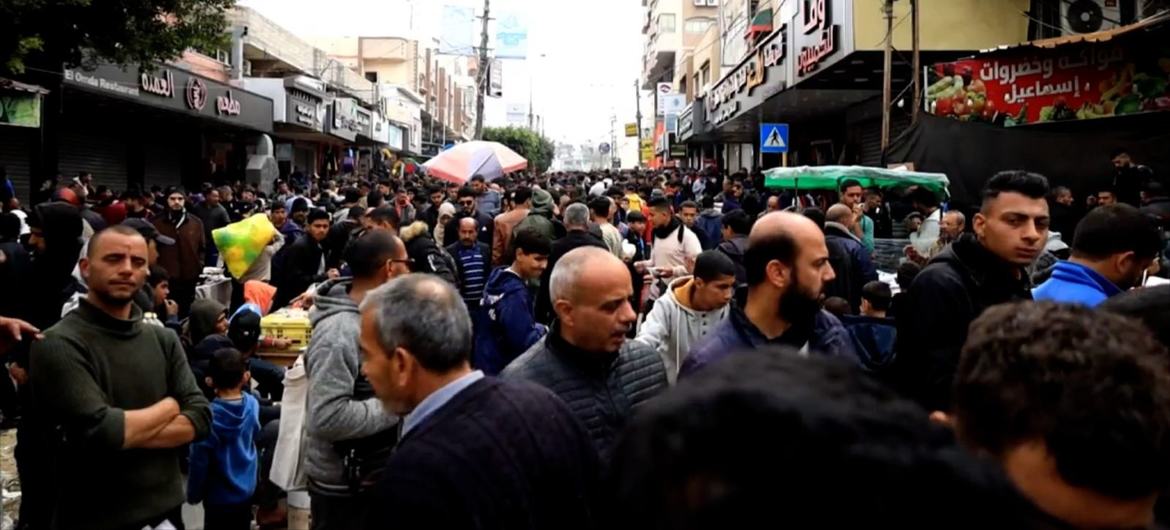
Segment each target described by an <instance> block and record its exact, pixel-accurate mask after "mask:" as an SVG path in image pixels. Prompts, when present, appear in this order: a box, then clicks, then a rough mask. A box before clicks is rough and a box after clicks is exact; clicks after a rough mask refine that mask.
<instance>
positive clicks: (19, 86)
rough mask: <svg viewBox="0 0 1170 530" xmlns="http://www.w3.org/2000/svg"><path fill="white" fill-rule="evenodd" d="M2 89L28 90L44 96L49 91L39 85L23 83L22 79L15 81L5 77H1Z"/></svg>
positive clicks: (0, 85)
mask: <svg viewBox="0 0 1170 530" xmlns="http://www.w3.org/2000/svg"><path fill="white" fill-rule="evenodd" d="M0 90H14V91H17V92H28V93H30V94H38V95H41V96H44V95H46V94H48V93H49V91H48V90H47V89H45V88H43V87H40V86H37V85H30V84H28V83H21V82H20V81H13V80H11V79H7V78H4V77H0Z"/></svg>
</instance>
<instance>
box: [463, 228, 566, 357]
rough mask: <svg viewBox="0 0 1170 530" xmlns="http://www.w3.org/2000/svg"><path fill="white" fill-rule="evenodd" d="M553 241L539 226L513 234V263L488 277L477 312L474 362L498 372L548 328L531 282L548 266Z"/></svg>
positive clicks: (510, 253)
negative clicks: (536, 311)
mask: <svg viewBox="0 0 1170 530" xmlns="http://www.w3.org/2000/svg"><path fill="white" fill-rule="evenodd" d="M551 249H552V242H551V241H549V239H548V237H546V236H545V235H543V234H541V233H540V232H537V231H536V230H533V229H529V228H524V229H521V230H518V231H517V232H516V234H515V235H513V236H512V242H511V249H510V250H511V251H510V252H509V255H511V256H513V259H512V264H511V265H510V266H508V267H499V268H497V269H496V270H494V271H492V274H491V276H489V277H488V281H487V286H485V287H484V291H483V300H481V302H480V307H479V310H478V311H476V312H475V352H474V354H473V355H472V365H473V366H475V368H477V369H479V370H483V372H484V373H485V374H487V375H497V374H499V373H500V371H501V370H503V369H504V367H505V366H508V363H510V362H512V359H515V358H516V357H519V356H520V354H522V353H524V352H525V351H528V348H529V347H531V346H532V345H533V344H536V341H538V340H540V338H541V337H543V336H544V334H545V333H546V332H547V331H548V329H547V328H545V327H544V325H543V324H540V323H537V322H536V319H535V318H534V316H533V306H532V295H531V294H530V293H529V292H528V285H527V283H528V282H529V281H531V280H534V279H536V278H539V277H540V275H541V273H543V272H544V269H545V268H546V267H547V266H548V255H549V252H551Z"/></svg>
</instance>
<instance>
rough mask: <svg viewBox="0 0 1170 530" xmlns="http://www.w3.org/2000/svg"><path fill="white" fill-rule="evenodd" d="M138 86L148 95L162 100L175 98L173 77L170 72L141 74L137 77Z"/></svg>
mask: <svg viewBox="0 0 1170 530" xmlns="http://www.w3.org/2000/svg"><path fill="white" fill-rule="evenodd" d="M139 85H140V86H141V87H142V90H143V91H145V92H147V93H149V94H154V95H156V96H162V97H164V98H171V97H175V76H174V74H172V73H171V71H170V70H166V69H164V70H161V71H158V72H142V73H141V74H140V75H139Z"/></svg>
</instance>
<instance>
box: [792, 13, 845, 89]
mask: <svg viewBox="0 0 1170 530" xmlns="http://www.w3.org/2000/svg"><path fill="white" fill-rule="evenodd" d="M833 3H834V2H831V1H830V0H803V1H802V2H801V10H800V15H799V17H800V30H799V32H798V33H797V34H798V35H799V36H800V37H799V38H798V39H797V40H798V44H797V52H796V53H797V56H796V75H797V77H798V78H799V77H804V76H807V75H809V74H811V73H813V72H815V71H816V70H817V69H818V68H820V66H821V64H822V63H823V62H824V61H825V58H826V57H829V56H831V55H833V54H834V53H837V52H838V51H840V50H841V47H840V36H841V26H840V25H839V24H834V23H833V14H834V13H833V12H832V10H833V7H832V6H833Z"/></svg>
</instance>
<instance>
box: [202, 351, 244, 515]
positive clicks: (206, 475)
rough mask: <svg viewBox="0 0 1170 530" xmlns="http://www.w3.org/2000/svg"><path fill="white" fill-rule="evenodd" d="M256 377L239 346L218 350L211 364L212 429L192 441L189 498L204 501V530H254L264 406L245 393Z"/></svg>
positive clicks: (209, 370)
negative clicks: (250, 370) (261, 406)
mask: <svg viewBox="0 0 1170 530" xmlns="http://www.w3.org/2000/svg"><path fill="white" fill-rule="evenodd" d="M250 380H251V374H250V373H248V370H247V366H246V363H245V362H244V356H243V354H241V353H240V351H239V350H237V349H235V348H223V349H220V350H217V351H216V352H215V353H214V354H213V355H212V358H211V364H210V366H209V368H208V376H207V384H208V386H211V387H213V388H214V389H215V400H214V401H212V402H211V418H212V427H211V433H210V434H209V435H208V436H207V437H206V438H204V439H203V440H200V441H199V442H196V443H194V444H192V445H191V458H190V474H189V475H188V477H187V502H189V503H191V504H197V503H199V502H202V503H203V528H207V529H209V530H210V529H215V530H236V529H240V530H249V529H250V528H251V527H252V494H253V492H255V490H256V480H257V467H258V465H259V462H258V459H257V457H256V435H257V434H259V432H260V415H259V411H260V404H259V402H258V401H257V400H256V398H255V397H253V396H252V395H251V394H249V393H247V392H245V391H244V388H246V387H247V386H248V383H249V381H250Z"/></svg>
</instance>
